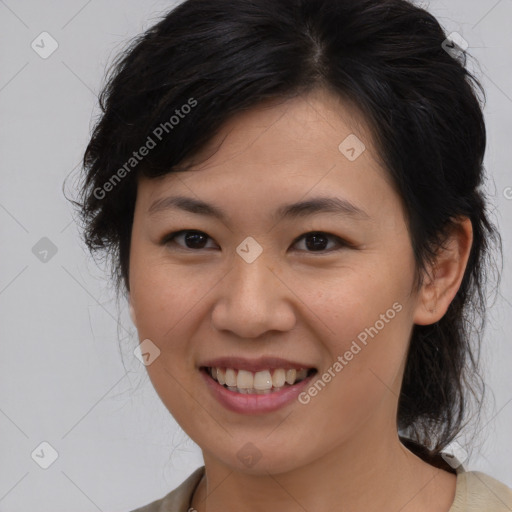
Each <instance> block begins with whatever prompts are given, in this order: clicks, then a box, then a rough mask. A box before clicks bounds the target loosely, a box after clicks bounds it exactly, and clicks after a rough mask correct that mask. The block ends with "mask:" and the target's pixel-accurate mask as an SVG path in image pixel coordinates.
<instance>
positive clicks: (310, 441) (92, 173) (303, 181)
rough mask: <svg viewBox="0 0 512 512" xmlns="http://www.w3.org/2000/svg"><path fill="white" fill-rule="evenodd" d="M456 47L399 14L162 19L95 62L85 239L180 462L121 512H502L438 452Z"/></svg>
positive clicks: (458, 142) (268, 2) (460, 376)
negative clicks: (162, 409)
mask: <svg viewBox="0 0 512 512" xmlns="http://www.w3.org/2000/svg"><path fill="white" fill-rule="evenodd" d="M461 44H462V43H461V42H460V37H459V38H458V39H457V38H447V36H446V34H444V32H443V30H442V29H441V27H440V26H439V24H438V22H437V21H436V20H435V19H434V18H433V17H432V16H431V15H430V14H428V13H427V12H426V11H424V10H422V9H420V8H418V7H415V6H414V5H412V4H411V3H409V2H407V1H405V0H362V1H359V2H353V1H349V0H302V1H301V0H251V1H250V0H218V1H215V2H211V1H208V0H188V1H185V2H184V3H182V4H181V5H179V6H178V7H177V8H175V9H174V10H173V11H171V12H170V13H169V14H168V15H166V16H165V17H164V18H163V19H162V21H160V22H159V23H158V24H157V25H155V26H154V27H152V28H150V29H149V30H148V31H147V32H146V33H144V34H142V35H141V36H140V37H139V38H138V39H137V40H136V41H135V42H134V43H133V45H132V46H131V47H130V48H129V49H128V50H127V51H126V53H125V54H123V55H121V56H120V58H119V60H118V61H117V62H116V66H115V68H114V72H113V73H112V76H111V78H110V80H109V82H108V84H107V86H106V88H105V90H104V91H103V93H102V97H101V105H102V109H103V114H102V116H101V118H100V119H99V121H98V123H97V125H96V127H95V130H94V133H93V136H92V139H91V141H90V143H89V145H88V147H87V150H86V153H85V155H84V168H85V173H86V174H85V182H84V186H83V200H82V210H81V212H82V215H83V219H84V221H85V239H86V242H87V244H88V246H89V247H90V248H91V249H92V250H105V251H106V253H107V254H108V255H109V256H110V257H111V262H112V265H113V266H112V269H113V273H114V277H115V278H116V282H117V285H118V286H119V289H121V290H123V291H124V292H125V293H126V297H127V299H128V300H129V303H130V308H131V312H132V319H133V321H134V324H135V325H136V327H137V330H138V334H139V338H140V342H141V343H140V356H139V357H140V358H141V360H142V361H143V363H144V364H145V365H146V367H147V370H148V373H149V376H150V379H151V381H152V383H153V385H154V387H155V389H156V391H157V393H158V394H159V396H160V398H161V399H162V401H163V403H164V404H165V406H166V407H167V408H168V409H169V411H170V413H171V414H172V415H173V417H174V418H175V419H176V421H177V422H178V423H179V424H180V425H181V427H182V428H183V429H184V430H185V431H186V432H187V434H188V435H189V436H190V437H191V438H192V439H193V440H194V441H195V442H196V443H197V444H198V445H199V446H200V447H201V449H202V452H203V456H204V462H205V465H204V467H202V468H199V469H198V470H197V471H195V472H194V473H193V474H192V475H190V477H189V478H188V479H187V480H186V481H185V482H184V483H183V484H182V485H181V486H180V487H179V488H178V489H175V490H174V491H172V492H170V493H169V494H168V495H167V496H166V497H165V498H162V499H161V500H158V501H155V502H153V503H151V504H149V505H147V506H143V507H142V508H139V509H137V510H138V511H139V512H155V511H160V512H163V511H185V510H189V509H193V510H197V511H199V512H203V511H205V510H208V511H217V510H245V511H256V510H258V511H259V510H268V509H269V508H270V507H272V508H276V506H277V507H278V508H279V510H280V511H284V512H287V511H292V510H293V511H295V510H310V511H315V512H322V511H326V510H351V511H362V510H364V511H366V512H368V511H372V510H379V511H383V510H386V511H387V510H389V511H397V510H401V511H406V512H408V511H415V512H422V511H427V510H428V511H434V510H436V511H451V512H455V511H457V512H458V511H473V510H486V511H491V510H492V511H502V510H511V509H512V491H511V490H510V489H509V488H508V487H506V486H505V485H504V484H503V483H501V482H499V481H497V480H495V479H493V478H491V477H490V476H488V475H485V474H482V473H478V472H469V471H465V469H464V467H463V466H462V465H461V464H460V462H463V461H462V460H458V461H457V460H455V462H454V460H453V459H450V458H449V457H448V456H446V455H444V454H443V453H442V452H443V449H445V448H446V447H447V445H449V443H450V442H451V441H453V439H454V438H455V437H456V436H457V434H459V432H460V431H461V428H462V425H463V423H464V421H465V419H466V418H467V412H468V405H470V403H471V401H470V398H471V396H472V394H473V395H474V398H476V403H477V405H478V404H479V400H481V397H480V393H479V391H480V389H481V386H480V380H479V379H478V374H477V373H476V371H477V369H478V368H477V366H478V365H477V359H476V356H475V353H476V352H475V350H476V349H477V347H475V346H474V342H473V337H475V336H471V335H472V334H475V335H476V341H477V343H478V340H479V335H480V334H481V332H480V331H478V330H477V331H476V332H475V333H472V332H471V329H470V322H468V319H473V318H474V317H475V316H478V314H483V313H484V311H485V302H484V296H483V294H482V290H483V284H484V283H483V278H484V274H485V271H486V268H487V264H488V263H487V260H488V256H489V255H490V245H491V242H492V241H499V235H498V233H497V232H496V229H495V227H494V226H493V224H492V223H491V222H490V220H489V219H488V217H487V213H486V201H485V197H484V195H483V193H482V191H481V190H480V184H481V183H482V180H483V166H482V161H483V156H484V150H485V142H486V135H485V124H484V120H483V116H482V111H481V107H480V104H479V100H478V99H477V96H476V92H475V91H476V88H475V85H476V86H479V84H478V81H477V80H476V79H475V78H474V77H473V76H472V75H471V74H470V73H469V72H468V71H467V70H466V69H465V67H464V60H465V56H464V53H463V48H461ZM462 46H463V45H462ZM459 458H460V457H459Z"/></svg>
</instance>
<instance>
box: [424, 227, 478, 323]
mask: <svg viewBox="0 0 512 512" xmlns="http://www.w3.org/2000/svg"><path fill="white" fill-rule="evenodd" d="M472 243H473V227H472V225H471V221H470V220H469V218H467V217H461V218H458V219H456V220H455V221H454V225H453V226H452V227H451V228H450V229H449V234H448V236H447V238H446V240H445V243H444V244H443V247H441V248H440V249H439V250H438V254H437V257H436V261H435V264H434V265H433V268H431V270H430V272H429V274H430V275H429V276H428V277H426V279H425V282H424V283H423V285H422V287H421V290H420V291H419V292H418V299H419V300H418V304H417V306H416V310H415V314H414V323H415V324H418V325H430V324H433V323H435V322H437V321H438V320H440V319H441V318H442V317H443V316H444V315H445V313H446V311H447V310H448V307H449V306H450V303H451V302H452V300H453V298H454V297H455V295H456V294H457V291H458V290H459V287H460V284H461V282H462V278H463V277H464V271H465V270H466V265H467V262H468V259H469V254H470V251H471V246H472Z"/></svg>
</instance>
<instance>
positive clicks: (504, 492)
mask: <svg viewBox="0 0 512 512" xmlns="http://www.w3.org/2000/svg"><path fill="white" fill-rule="evenodd" d="M203 474H204V466H201V467H200V468H197V469H196V470H195V471H194V472H193V473H192V474H191V475H190V476H189V477H188V478H187V479H186V480H185V481H184V482H183V483H182V484H181V485H179V486H178V487H177V488H176V489H174V490H173V491H171V492H170V493H169V494H167V496H164V497H163V498H161V499H159V500H157V501H153V502H152V503H149V504H148V505H146V506H144V507H141V508H138V509H136V510H132V511H131V512H188V511H189V509H190V507H191V505H190V502H191V500H192V495H193V494H194V490H195V488H196V486H197V485H198V484H199V481H200V480H201V478H202V476H203ZM511 511H512V489H509V488H508V487H507V486H506V485H505V484H503V483H501V482H500V481H498V480H496V479H494V478H492V477H491V476H489V475H486V474H485V473H480V472H479V471H465V470H464V468H463V467H462V466H459V468H457V486H456V488H455V499H454V501H453V504H452V506H451V507H450V510H449V511H448V512H511Z"/></svg>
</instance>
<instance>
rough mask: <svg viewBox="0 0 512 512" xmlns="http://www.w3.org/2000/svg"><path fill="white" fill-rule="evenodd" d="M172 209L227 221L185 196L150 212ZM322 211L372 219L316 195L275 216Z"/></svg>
mask: <svg viewBox="0 0 512 512" xmlns="http://www.w3.org/2000/svg"><path fill="white" fill-rule="evenodd" d="M172 209H179V210H184V211H187V212H190V213H195V214H197V215H205V216H209V217H215V218H216V219H219V220H220V221H222V222H224V223H227V215H226V213H225V212H224V211H223V210H221V209H220V208H218V207H217V206H214V205H212V204H209V203H205V202H204V201H201V200H200V199H194V198H191V197H185V196H169V197H164V198H162V199H157V200H156V201H155V202H154V203H153V204H152V205H151V206H150V207H149V208H148V214H149V215H155V214H156V213H159V212H162V211H165V210H172ZM320 213H336V214H340V215H344V216H346V217H349V218H353V219H354V220H370V216H369V215H368V214H367V213H366V212H365V211H364V210H362V209H361V208H359V207H357V206H356V205H354V204H353V203H351V202H350V201H348V200H347V199H342V198H339V197H314V198H312V199H308V200H307V201H299V202H297V203H291V204H286V205H283V206H281V207H280V208H278V209H277V211H276V212H275V213H274V215H273V216H274V217H277V218H278V219H285V218H288V219H292V218H293V219H296V218H302V217H307V216H310V215H316V214H320Z"/></svg>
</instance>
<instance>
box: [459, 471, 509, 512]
mask: <svg viewBox="0 0 512 512" xmlns="http://www.w3.org/2000/svg"><path fill="white" fill-rule="evenodd" d="M481 510H485V511H486V512H510V510H512V489H510V488H509V487H507V486H506V485H505V484H504V483H502V482H500V481H499V480H496V479H495V478H493V477H492V476H489V475H486V474H485V473H481V472H480V471H461V472H459V473H458V474H457V488H456V493H455V500H454V502H453V506H452V508H451V509H450V511H449V512H476V511H481Z"/></svg>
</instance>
